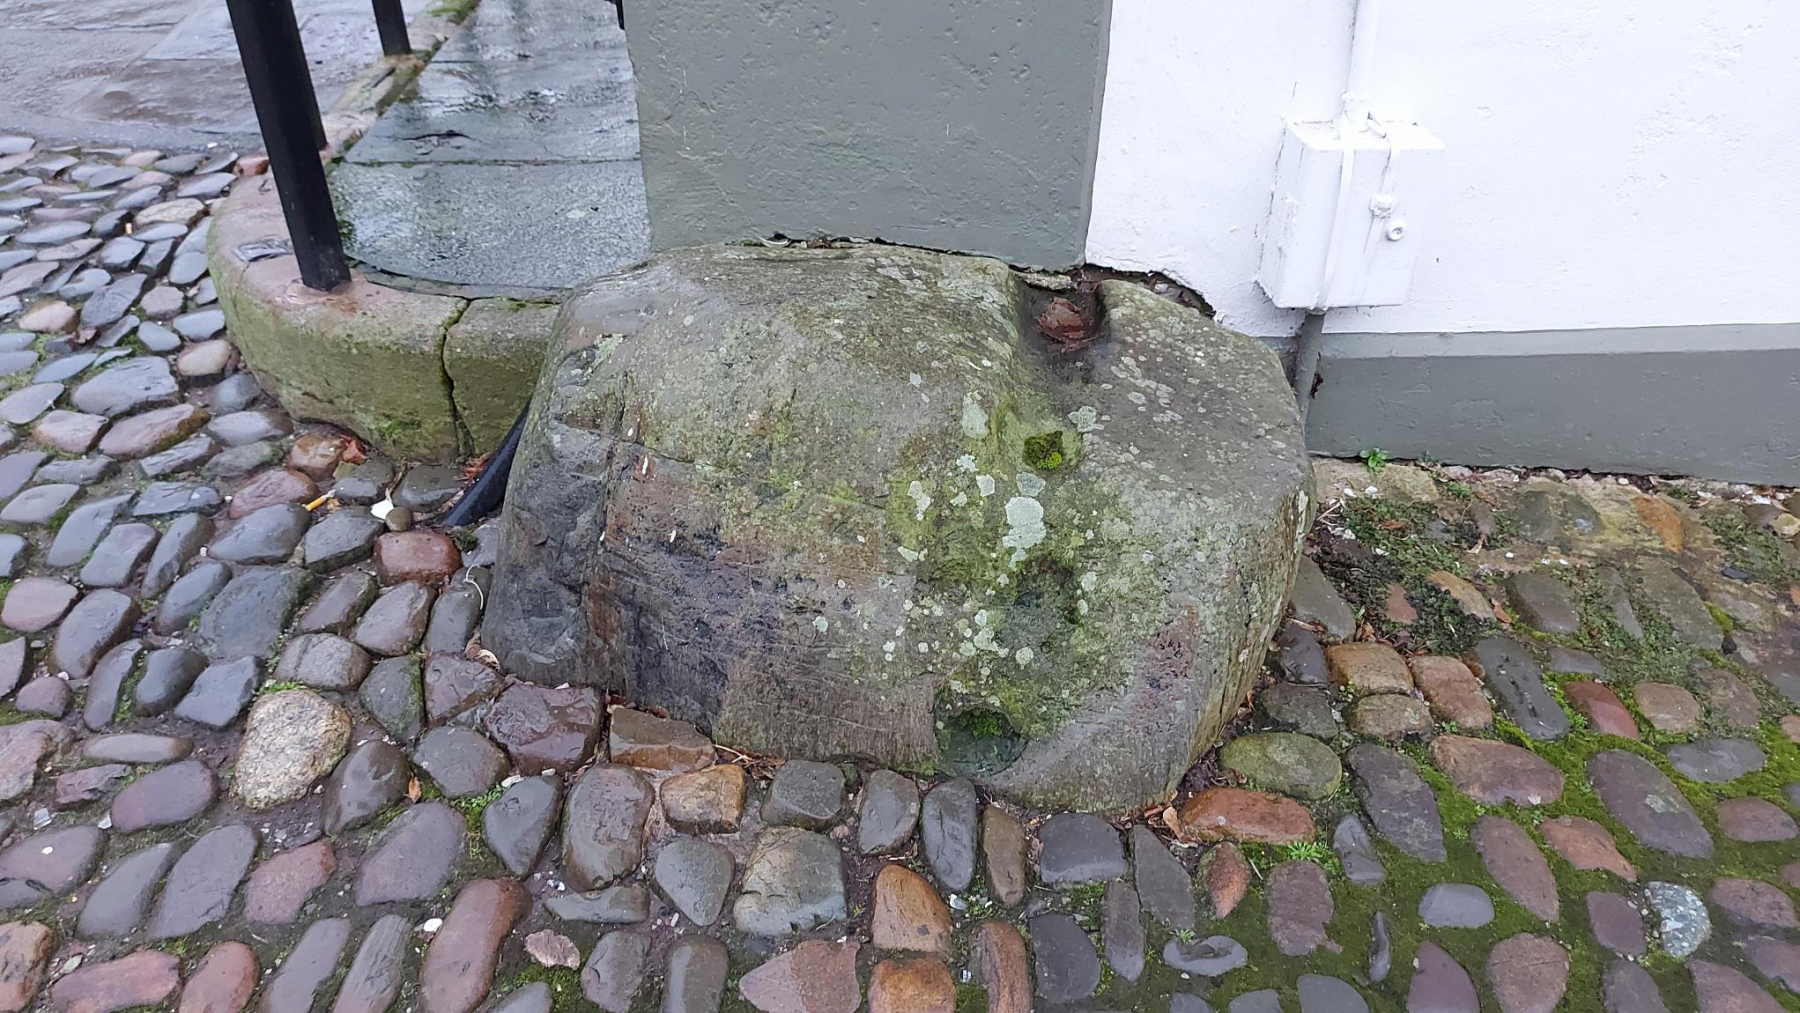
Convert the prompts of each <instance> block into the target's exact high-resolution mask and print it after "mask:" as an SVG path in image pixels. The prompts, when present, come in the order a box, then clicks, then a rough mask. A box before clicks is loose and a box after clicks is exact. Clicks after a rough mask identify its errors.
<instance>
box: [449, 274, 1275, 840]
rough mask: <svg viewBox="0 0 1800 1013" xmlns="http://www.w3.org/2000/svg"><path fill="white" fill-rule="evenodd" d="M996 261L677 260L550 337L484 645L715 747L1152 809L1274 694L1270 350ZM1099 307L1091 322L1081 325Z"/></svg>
mask: <svg viewBox="0 0 1800 1013" xmlns="http://www.w3.org/2000/svg"><path fill="white" fill-rule="evenodd" d="M1050 298H1051V295H1050V293H1048V292H1043V291H1040V290H1037V289H1034V288H1032V287H1031V286H1029V285H1028V284H1027V283H1026V280H1025V278H1024V277H1023V276H1021V275H1019V274H1016V273H1014V272H1013V271H1011V270H1010V269H1008V268H1007V267H1006V266H1005V265H1003V264H1001V263H999V262H998V261H993V260H986V259H979V258H971V257H956V256H948V255H942V254H934V253H928V252H923V251H917V250H910V249H902V248H893V247H873V246H863V247H855V248H850V249H812V250H787V249H768V248H762V247H704V248H697V249H689V250H679V251H673V252H671V253H668V254H665V255H661V256H659V257H657V258H655V259H653V260H652V261H650V262H649V263H648V264H646V265H645V266H643V267H641V268H638V269H636V270H633V271H631V272H628V273H625V274H622V275H619V276H616V277H614V278H610V279H607V280H605V281H604V282H601V283H599V284H598V285H597V286H596V287H594V288H591V289H589V290H588V291H586V292H585V293H583V294H580V295H578V296H577V297H576V298H574V299H573V300H572V301H571V302H570V303H569V304H568V305H567V306H566V307H565V310H564V312H563V314H562V316H561V317H560V318H559V321H558V325H557V335H556V339H555V343H554V344H553V345H552V347H551V349H550V351H549V352H548V353H547V356H546V360H545V364H544V372H543V374H542V376H541V377H540V379H539V383H538V392H537V395H536V398H535V400H534V403H533V409H532V413H531V419H530V422H529V424H528V427H527V430H526V432H525V435H524V438H523V441H522V443H521V445H520V449H519V455H518V458H517V461H516V463H515V464H514V468H513V473H512V484H511V487H510V489H509V493H508V496H507V508H506V513H505V516H504V521H503V531H504V534H503V542H502V546H501V549H500V557H499V564H498V566H499V571H500V572H498V573H496V574H495V580H494V597H493V601H492V603H491V606H490V609H489V612H488V618H487V627H486V634H485V640H486V642H487V643H488V644H489V645H490V646H492V647H493V648H494V649H495V650H496V651H497V652H498V653H499V654H500V656H501V658H502V660H503V662H504V664H505V665H506V667H507V669H508V670H509V671H514V672H519V673H521V674H523V675H526V676H528V677H532V678H536V679H539V680H541V681H546V682H551V683H560V682H563V681H575V682H583V683H592V684H596V685H601V686H604V687H606V688H607V689H608V690H609V691H614V692H620V693H623V694H624V695H626V696H627V697H628V698H629V699H631V700H633V701H636V702H640V703H643V704H647V705H651V706H658V707H664V708H667V709H668V711H669V712H670V714H671V715H672V716H674V717H678V718H682V719H685V720H688V721H693V722H695V723H696V724H698V725H700V726H701V727H702V728H704V729H706V730H708V731H710V733H711V734H712V735H713V736H715V737H716V738H717V739H718V740H719V741H721V742H723V743H726V744H729V745H732V746H736V747H739V748H745V749H750V750H755V751H759V752H771V753H778V754H782V755H785V756H796V757H814V758H832V757H841V756H862V757H867V758H870V759H873V760H876V761H878V762H880V763H883V764H886V765H890V766H894V767H898V768H905V769H910V770H921V771H924V770H929V771H937V772H951V773H962V774H968V775H970V776H973V777H975V778H976V779H978V780H980V781H981V782H983V783H984V784H985V785H986V786H987V787H988V788H989V789H990V790H994V791H998V792H1001V793H1004V794H1007V795H1010V796H1013V797H1015V798H1018V799H1021V800H1024V801H1030V802H1035V803H1039V804H1044V805H1055V806H1070V807H1087V808H1108V809H1126V808H1130V807H1132V806H1136V805H1138V804H1140V803H1144V802H1147V801H1150V800H1153V799H1157V798H1161V797H1165V796H1167V795H1168V794H1169V793H1170V792H1171V791H1172V790H1173V789H1174V787H1175V785H1176V783H1177V781H1178V780H1179V778H1180V777H1181V775H1182V773H1183V771H1184V770H1185V769H1186V768H1187V767H1188V765H1189V764H1190V763H1191V761H1192V759H1193V758H1194V756H1195V755H1196V754H1197V753H1198V752H1199V750H1201V749H1202V748H1203V747H1204V746H1206V745H1207V744H1208V743H1209V742H1210V740H1211V738H1212V736H1213V735H1214V733H1215V732H1216V731H1217V729H1218V727H1219V725H1220V723H1221V722H1222V720H1223V719H1224V717H1225V716H1227V715H1229V714H1231V713H1232V711H1233V710H1234V709H1235V707H1236V704H1237V702H1238V701H1239V700H1240V699H1242V697H1243V694H1244V693H1245V691H1246V690H1247V688H1248V687H1249V685H1250V683H1251V681H1252V680H1253V679H1254V677H1255V674H1256V672H1257V670H1258V667H1259V666H1260V664H1261V662H1262V655H1263V650H1264V645H1265V643H1266V642H1267V640H1268V638H1269V636H1270V635H1271V634H1272V633H1273V631H1274V626H1275V623H1276V619H1277V616H1278V615H1279V612H1280V609H1281V605H1282V600H1283V598H1284V596H1285V594H1286V592H1287V588H1288V585H1289V583H1290V582H1291V580H1292V579H1293V572H1294V562H1295V558H1296V553H1297V550H1298V545H1299V540H1300V538H1301V536H1302V534H1303V533H1304V531H1305V529H1306V526H1307V521H1308V514H1309V509H1308V508H1309V502H1308V494H1307V489H1308V488H1309V486H1310V471H1309V469H1308V465H1307V460H1306V457H1305V452H1304V448H1303V447H1302V444H1301V438H1300V433H1299V427H1298V424H1297V421H1296V418H1295V412H1294V405H1293V398H1292V395H1291V394H1290V392H1289V390H1288V388H1287V386H1286V384H1285V382H1284V381H1283V378H1282V374H1281V369H1280V366H1279V364H1278V363H1277V361H1276V358H1275V356H1274V355H1273V353H1271V352H1270V351H1269V350H1268V349H1267V348H1265V347H1264V346H1263V345H1262V344H1261V343H1259V342H1257V341H1254V340H1252V339H1249V338H1246V337H1243V336H1241V335H1238V334H1234V333H1232V332H1229V331H1226V330H1223V329H1221V328H1218V327H1216V326H1214V325H1213V324H1212V322H1211V321H1209V320H1207V319H1206V318H1204V317H1202V316H1200V315H1199V314H1197V313H1195V312H1193V311H1191V310H1188V309H1184V308H1182V307H1180V306H1178V305H1176V304H1175V303H1173V302H1170V301H1167V300H1164V299H1162V298H1160V297H1158V296H1156V295H1154V294H1152V293H1150V292H1148V291H1146V290H1145V289H1143V288H1141V287H1138V286H1136V285H1133V284H1131V283H1128V282H1124V281H1106V282H1102V283H1101V284H1100V285H1099V287H1098V289H1097V291H1096V292H1095V293H1094V294H1093V300H1092V301H1093V306H1092V308H1091V313H1090V316H1091V318H1092V319H1093V320H1094V321H1096V322H1095V323H1094V324H1093V325H1092V326H1091V328H1090V329H1089V330H1088V331H1087V332H1086V333H1085V334H1083V335H1081V336H1080V337H1078V339H1077V340H1074V341H1072V342H1067V341H1065V342H1063V343H1060V344H1059V343H1056V342H1053V341H1051V340H1049V339H1047V338H1046V336H1045V335H1044V334H1043V333H1042V332H1040V331H1039V329H1038V328H1037V326H1036V324H1035V323H1034V321H1035V320H1036V319H1037V318H1038V316H1039V315H1040V313H1041V311H1042V310H1043V308H1044V307H1045V306H1046V305H1047V304H1048V302H1049V299H1050ZM1083 298H1085V297H1083Z"/></svg>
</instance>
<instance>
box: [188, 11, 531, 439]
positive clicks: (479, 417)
mask: <svg viewBox="0 0 1800 1013" xmlns="http://www.w3.org/2000/svg"><path fill="white" fill-rule="evenodd" d="M458 13H459V14H466V13H467V11H466V10H463V11H460V12H458ZM458 20H460V18H459V17H456V16H453V15H451V14H444V13H427V14H425V15H422V16H421V17H419V18H417V19H415V20H414V21H413V23H412V26H411V33H412V38H413V41H414V46H415V55H414V56H411V57H398V58H388V59H383V60H381V61H378V62H377V63H375V64H374V65H372V66H371V67H370V68H369V69H368V70H366V71H365V72H364V73H363V74H362V75H361V76H359V77H358V79H357V80H356V81H355V82H354V83H352V85H351V86H350V87H349V88H347V89H346V90H345V92H344V94H343V96H342V97H341V98H340V99H339V100H338V102H337V103H335V104H334V105H333V106H332V108H331V109H330V110H329V111H328V112H326V113H325V114H324V116H323V119H324V122H325V131H326V140H327V148H326V154H327V156H328V157H329V158H331V159H333V160H335V159H336V158H338V157H340V156H341V155H342V154H343V152H345V151H346V150H348V149H349V147H350V146H351V145H353V144H355V143H356V141H357V140H358V139H359V138H360V137H361V136H362V135H363V133H364V132H365V131H366V130H368V128H369V127H370V126H371V125H372V124H373V123H374V122H375V120H376V119H377V118H378V117H379V116H380V114H381V111H382V110H383V109H385V108H386V107H387V106H388V105H389V104H390V103H391V102H393V100H394V99H395V98H396V97H398V95H399V94H400V92H401V91H402V90H403V89H404V88H405V87H406V86H407V85H409V84H410V83H411V82H412V81H413V80H414V79H415V78H416V77H417V76H418V73H419V71H420V70H421V69H422V68H423V67H424V65H425V62H426V61H427V60H429V58H430V56H431V55H432V54H434V53H435V52H436V51H437V49H438V47H439V46H441V45H442V44H443V42H444V41H445V40H446V39H447V38H448V37H449V35H450V33H451V31H452V30H453V29H454V27H455V24H456V22H457V21H458ZM288 248H289V244H288V232H287V223H286V220H285V219H284V218H283V216H282V213H281V202H280V198H279V196H278V194H277V193H276V190H275V184H274V180H273V179H272V178H271V177H270V176H267V175H264V176H259V177H255V178H253V179H249V180H245V181H244V182H242V183H240V184H238V186H237V187H235V188H234V190H233V192H232V193H231V195H230V196H228V197H227V198H226V199H225V200H224V201H223V202H221V203H220V205H219V206H218V207H217V208H216V209H215V211H214V217H213V228H212V234H211V237H210V241H209V243H208V250H207V256H208V260H209V261H210V265H211V268H212V277H213V279H214V284H215V285H216V286H217V288H218V292H219V306H220V308H221V309H222V310H223V311H224V313H225V319H226V323H227V325H228V326H229V327H230V329H231V333H232V337H233V338H234V339H235V340H236V342H237V345H238V348H239V350H240V352H241V353H242V355H243V358H244V362H245V363H246V364H247V365H249V367H250V369H251V370H252V371H253V372H255V374H256V376H257V378H258V380H259V381H260V382H261V383H262V385H263V387H264V388H265V389H266V390H268V391H269V393H271V394H273V395H274V396H275V397H276V398H277V399H278V400H279V401H280V402H281V404H282V406H283V407H284V408H285V409H286V410H287V411H288V413H289V414H291V415H293V416H295V417H296V418H301V419H308V420H315V421H321V422H329V423H332V424H334V425H340V426H343V427H345V428H347V429H350V430H351V431H353V432H355V433H356V434H357V435H359V436H361V437H362V438H363V439H365V440H366V441H368V442H369V443H370V444H371V445H372V446H374V447H375V448H376V449H378V450H380V451H381V452H383V453H385V454H389V455H392V456H396V457H402V458H408V459H415V460H432V461H453V460H458V459H460V458H463V457H467V456H469V455H471V454H474V453H478V452H483V451H486V450H490V449H492V448H493V447H494V446H495V445H496V444H498V443H499V441H500V439H501V438H502V437H503V436H504V435H505V433H506V430H507V428H508V427H510V426H511V425H512V421H513V418H514V417H515V416H516V415H517V414H518V412H519V410H520V409H521V408H523V407H524V406H525V404H526V402H527V401H529V400H530V398H531V391H532V388H533V386H534V385H535V383H536V380H537V372H538V365H539V360H540V358H541V356H542V349H543V343H544V341H545V340H547V339H548V336H549V331H550V325H551V323H552V322H553V319H554V316H555V307H554V306H553V305H548V304H543V303H524V302H518V301H516V300H512V299H504V298H493V299H487V298H480V299H468V298H463V297H460V296H456V295H443V294H431V293H426V292H416V291H409V290H406V289H402V288H398V287H394V286H390V285H384V284H380V283H378V282H375V281H372V280H370V279H369V278H368V277H367V276H365V275H364V274H363V273H362V272H360V271H353V272H352V275H351V281H350V283H349V284H348V285H346V286H344V287H343V288H341V289H339V290H338V291H334V292H317V291H314V290H312V289H308V288H306V287H305V286H304V285H302V284H301V282H300V270H299V265H298V263H297V262H296V261H295V259H294V257H293V255H292V254H291V253H288V252H285V251H286V250H287V249H288Z"/></svg>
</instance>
